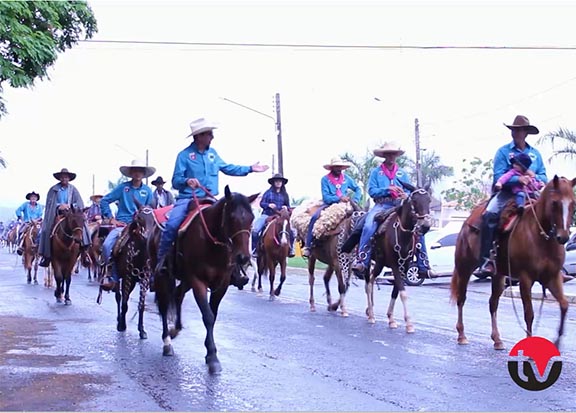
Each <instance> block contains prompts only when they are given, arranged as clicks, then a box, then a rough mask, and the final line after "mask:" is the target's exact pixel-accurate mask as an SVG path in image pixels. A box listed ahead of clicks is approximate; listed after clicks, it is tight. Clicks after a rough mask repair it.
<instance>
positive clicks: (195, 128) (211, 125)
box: [186, 118, 218, 138]
mask: <svg viewBox="0 0 576 413" xmlns="http://www.w3.org/2000/svg"><path fill="white" fill-rule="evenodd" d="M217 128H218V125H217V124H216V123H215V122H211V121H209V120H206V119H204V118H200V119H196V120H193V121H192V122H190V135H188V136H186V137H187V138H189V137H190V136H194V135H198V134H200V133H202V132H207V131H211V130H214V129H217Z"/></svg>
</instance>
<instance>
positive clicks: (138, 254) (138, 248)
mask: <svg viewBox="0 0 576 413" xmlns="http://www.w3.org/2000/svg"><path fill="white" fill-rule="evenodd" d="M153 227H154V216H153V209H152V208H151V207H149V206H143V205H138V211H136V213H135V214H134V220H133V221H132V222H131V223H130V225H127V226H126V227H125V228H124V229H123V231H122V233H121V234H120V237H119V242H120V245H121V246H119V248H116V247H115V248H114V252H115V254H114V258H113V259H114V261H115V262H116V268H117V270H118V276H119V278H120V285H119V287H118V288H117V289H116V294H115V297H116V304H117V307H118V313H117V325H116V329H117V330H118V331H126V313H127V312H128V300H129V298H130V293H132V291H133V290H134V288H135V287H136V284H138V283H139V284H140V298H139V301H138V331H139V332H140V338H141V339H145V338H148V335H147V334H146V331H145V330H144V310H145V302H146V301H145V300H146V292H147V291H148V287H149V283H150V274H151V267H150V259H149V256H148V249H147V240H148V237H149V235H150V233H151V231H152V228H153Z"/></svg>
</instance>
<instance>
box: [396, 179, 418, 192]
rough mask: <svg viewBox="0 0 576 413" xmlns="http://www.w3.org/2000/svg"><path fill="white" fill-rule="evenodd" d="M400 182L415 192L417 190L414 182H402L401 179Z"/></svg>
mask: <svg viewBox="0 0 576 413" xmlns="http://www.w3.org/2000/svg"><path fill="white" fill-rule="evenodd" d="M400 184H401V185H402V186H403V187H404V188H406V189H407V190H409V191H410V192H414V191H415V190H416V187H415V186H413V185H412V184H409V183H408V182H402V181H400Z"/></svg>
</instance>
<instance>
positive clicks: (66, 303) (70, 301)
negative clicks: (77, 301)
mask: <svg viewBox="0 0 576 413" xmlns="http://www.w3.org/2000/svg"><path fill="white" fill-rule="evenodd" d="M64 305H72V300H71V299H69V298H67V299H66V300H64Z"/></svg>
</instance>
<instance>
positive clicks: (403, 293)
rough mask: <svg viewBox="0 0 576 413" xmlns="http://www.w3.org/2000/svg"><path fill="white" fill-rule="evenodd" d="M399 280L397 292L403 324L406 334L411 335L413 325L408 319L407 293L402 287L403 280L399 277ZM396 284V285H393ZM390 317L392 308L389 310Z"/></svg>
mask: <svg viewBox="0 0 576 413" xmlns="http://www.w3.org/2000/svg"><path fill="white" fill-rule="evenodd" d="M398 279H399V281H400V282H399V283H398V284H399V286H400V288H399V291H400V301H402V307H403V309H404V322H405V323H406V332H407V333H413V332H414V324H412V319H411V318H410V313H409V312H408V292H407V291H406V287H405V286H404V280H403V279H402V278H401V277H398ZM395 284H396V283H395ZM388 310H391V313H390V314H391V315H392V314H393V311H394V307H392V308H391V309H390V308H389V309H388Z"/></svg>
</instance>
